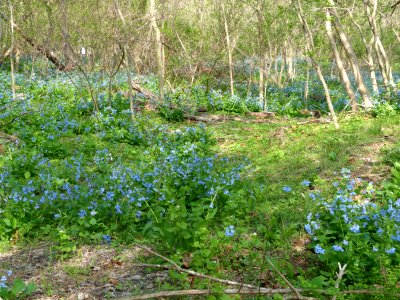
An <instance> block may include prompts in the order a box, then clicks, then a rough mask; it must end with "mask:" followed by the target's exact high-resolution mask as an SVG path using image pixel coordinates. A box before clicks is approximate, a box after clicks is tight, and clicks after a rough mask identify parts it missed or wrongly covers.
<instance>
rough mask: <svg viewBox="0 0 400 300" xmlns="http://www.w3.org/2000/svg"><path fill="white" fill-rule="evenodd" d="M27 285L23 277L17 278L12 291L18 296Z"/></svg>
mask: <svg viewBox="0 0 400 300" xmlns="http://www.w3.org/2000/svg"><path fill="white" fill-rule="evenodd" d="M25 287H26V285H25V283H24V282H23V281H22V280H21V279H16V280H15V281H14V284H13V286H12V288H11V292H12V293H13V295H15V296H17V295H18V294H19V293H21V292H22V291H23V290H25Z"/></svg>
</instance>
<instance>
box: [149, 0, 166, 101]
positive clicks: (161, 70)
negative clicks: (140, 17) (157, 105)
mask: <svg viewBox="0 0 400 300" xmlns="http://www.w3.org/2000/svg"><path fill="white" fill-rule="evenodd" d="M156 15H157V10H156V4H155V0H150V21H151V26H152V27H153V30H154V33H155V47H156V55H157V68H158V81H159V83H158V84H159V100H160V101H161V102H164V76H165V61H164V55H163V52H164V51H163V48H164V46H163V43H162V40H161V32H160V29H159V27H158V25H157V17H156Z"/></svg>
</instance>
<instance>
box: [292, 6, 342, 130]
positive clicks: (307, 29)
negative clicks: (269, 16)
mask: <svg viewBox="0 0 400 300" xmlns="http://www.w3.org/2000/svg"><path fill="white" fill-rule="evenodd" d="M297 5H298V11H297V15H298V17H299V19H300V22H301V23H302V25H303V30H304V33H305V36H306V40H307V46H306V47H307V52H309V53H312V52H313V50H314V48H315V46H314V39H313V36H312V32H311V30H310V27H309V26H308V23H307V21H306V19H305V17H304V13H303V8H302V6H301V3H300V0H297ZM310 60H311V63H312V65H313V67H314V69H315V71H316V72H317V75H318V79H319V80H320V81H321V84H322V86H323V88H324V93H325V97H326V102H327V103H328V108H329V112H330V113H331V118H332V122H333V126H335V128H336V129H339V123H338V120H337V117H336V113H335V109H334V107H333V104H332V99H331V96H330V94H329V88H328V85H327V84H326V81H325V78H324V76H323V74H322V71H321V67H320V66H319V64H318V63H317V62H316V61H315V59H314V58H313V57H312V55H310Z"/></svg>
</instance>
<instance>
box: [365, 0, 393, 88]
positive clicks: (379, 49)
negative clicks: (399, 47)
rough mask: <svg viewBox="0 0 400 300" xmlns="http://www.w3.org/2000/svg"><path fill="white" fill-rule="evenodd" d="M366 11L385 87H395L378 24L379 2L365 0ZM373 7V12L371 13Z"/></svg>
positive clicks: (376, 0)
mask: <svg viewBox="0 0 400 300" xmlns="http://www.w3.org/2000/svg"><path fill="white" fill-rule="evenodd" d="M364 5H365V9H366V11H367V17H368V23H369V25H370V27H371V31H372V34H373V37H374V48H375V52H376V55H377V57H378V62H379V67H380V69H381V72H382V77H383V81H384V85H385V87H388V86H394V80H393V74H392V69H391V65H390V62H389V58H388V57H387V54H386V51H385V48H384V47H383V45H382V42H381V39H380V36H379V30H378V25H377V24H376V13H377V9H378V0H364ZM371 6H372V11H371Z"/></svg>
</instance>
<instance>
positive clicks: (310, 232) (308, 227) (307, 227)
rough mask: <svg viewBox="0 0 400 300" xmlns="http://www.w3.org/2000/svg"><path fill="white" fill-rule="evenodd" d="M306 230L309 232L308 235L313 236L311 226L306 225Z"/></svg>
mask: <svg viewBox="0 0 400 300" xmlns="http://www.w3.org/2000/svg"><path fill="white" fill-rule="evenodd" d="M304 229H305V230H306V231H307V233H308V234H312V229H311V225H310V224H306V225H305V226H304Z"/></svg>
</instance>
